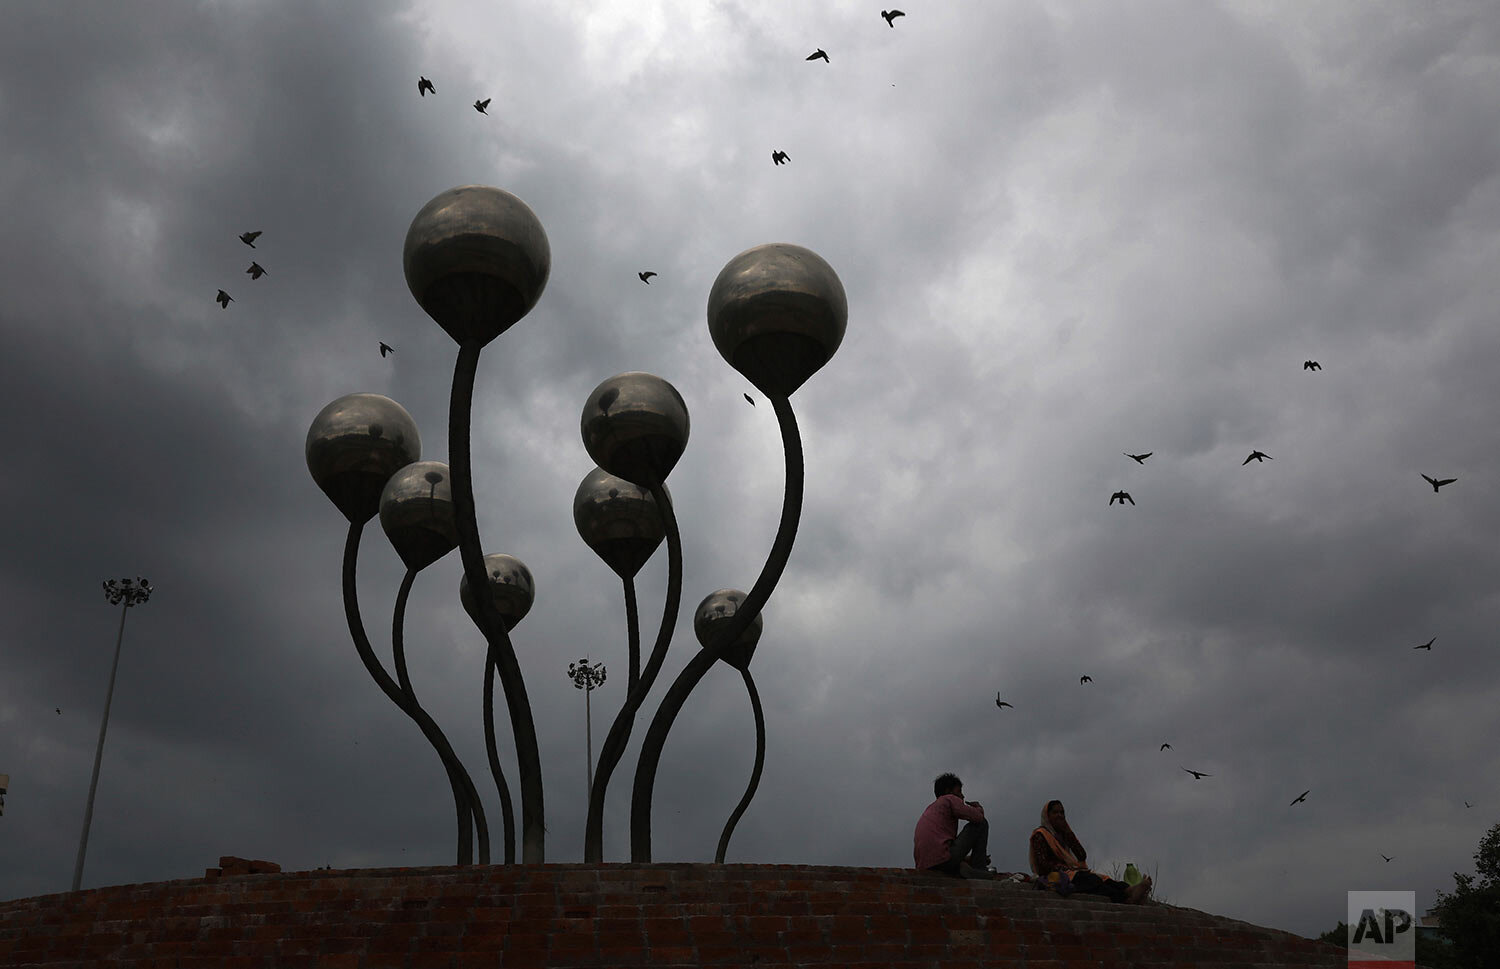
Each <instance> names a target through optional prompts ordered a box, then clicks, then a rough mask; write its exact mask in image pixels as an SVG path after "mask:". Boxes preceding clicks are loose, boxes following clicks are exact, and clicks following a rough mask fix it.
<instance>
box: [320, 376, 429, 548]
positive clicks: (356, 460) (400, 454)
mask: <svg viewBox="0 0 1500 969" xmlns="http://www.w3.org/2000/svg"><path fill="white" fill-rule="evenodd" d="M306 453H307V470H309V471H311V472H312V476H313V480H314V481H316V482H317V483H318V487H319V488H322V489H323V493H324V494H326V495H327V496H328V497H329V498H330V499H332V500H333V503H334V504H335V505H337V506H338V509H339V511H341V512H343V513H344V517H345V518H347V519H349V521H350V522H351V523H353V524H356V525H358V524H361V523H363V522H367V521H369V520H370V519H371V518H373V517H375V513H376V512H377V511H379V510H380V493H381V491H383V490H384V489H385V483H386V481H388V480H389V479H390V477H391V475H393V474H395V473H396V472H397V471H399V470H401V469H402V468H404V467H406V466H407V465H408V464H411V463H412V462H413V461H416V460H417V459H419V458H421V456H422V436H421V435H420V434H418V433H417V422H416V421H414V420H412V419H411V415H410V414H408V413H407V412H406V408H404V407H402V406H401V405H400V404H398V403H396V402H395V401H394V400H391V399H390V398H389V397H382V396H381V395H380V394H349V395H348V396H346V397H340V398H339V399H338V400H336V401H334V402H333V403H331V404H329V405H328V406H327V407H325V408H323V409H322V410H320V411H318V416H317V417H314V418H313V422H312V427H310V428H308V430H307V447H306Z"/></svg>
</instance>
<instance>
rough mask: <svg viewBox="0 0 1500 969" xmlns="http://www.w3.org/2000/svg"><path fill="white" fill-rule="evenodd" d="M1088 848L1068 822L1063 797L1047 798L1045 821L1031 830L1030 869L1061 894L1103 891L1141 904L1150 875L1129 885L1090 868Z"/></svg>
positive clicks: (1147, 891)
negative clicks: (1087, 863) (1052, 799)
mask: <svg viewBox="0 0 1500 969" xmlns="http://www.w3.org/2000/svg"><path fill="white" fill-rule="evenodd" d="M1087 860H1088V852H1087V851H1085V850H1084V848H1083V845H1082V843H1080V842H1079V840H1078V836H1077V835H1075V834H1074V833H1073V829H1072V827H1070V826H1069V825H1068V816H1067V812H1066V811H1064V810H1063V804H1062V802H1061V801H1048V802H1047V804H1046V806H1044V807H1043V808H1042V823H1041V824H1040V825H1039V826H1038V827H1037V829H1036V830H1035V831H1033V832H1031V870H1032V871H1033V872H1034V873H1035V874H1036V876H1037V879H1038V880H1039V881H1041V882H1043V883H1044V884H1046V885H1047V886H1049V887H1050V888H1052V889H1053V890H1054V891H1056V892H1057V893H1058V894H1059V895H1071V894H1073V893H1074V892H1080V893H1083V894H1086V895H1103V896H1104V897H1105V898H1108V899H1109V900H1110V901H1114V902H1130V903H1133V904H1137V905H1138V904H1140V903H1141V902H1143V901H1145V900H1146V896H1147V895H1149V894H1151V879H1150V878H1145V879H1142V880H1141V882H1140V883H1139V884H1137V885H1126V884H1125V883H1124V882H1117V881H1115V880H1114V879H1113V878H1110V877H1108V876H1106V875H1101V874H1099V873H1098V872H1093V871H1089V869H1088V867H1087V866H1086V865H1085V864H1084V863H1085V862H1086V861H1087Z"/></svg>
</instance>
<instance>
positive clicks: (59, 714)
mask: <svg viewBox="0 0 1500 969" xmlns="http://www.w3.org/2000/svg"><path fill="white" fill-rule="evenodd" d="M52 709H54V710H56V711H57V715H58V716H59V717H60V716H62V707H53V708H52ZM1464 806H1465V807H1468V802H1467V801H1465V802H1464Z"/></svg>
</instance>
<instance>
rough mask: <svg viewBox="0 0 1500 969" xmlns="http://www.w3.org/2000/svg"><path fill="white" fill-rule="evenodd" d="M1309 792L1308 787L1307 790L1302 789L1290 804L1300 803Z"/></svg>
mask: <svg viewBox="0 0 1500 969" xmlns="http://www.w3.org/2000/svg"><path fill="white" fill-rule="evenodd" d="M1311 793H1312V788H1310V787H1309V788H1308V789H1307V790H1305V791H1303V792H1302V793H1301V794H1298V795H1297V800H1295V801H1293V802H1292V804H1301V803H1302V802H1303V801H1305V800H1307V795H1309V794H1311ZM1292 804H1288V805H1287V807H1291V806H1292Z"/></svg>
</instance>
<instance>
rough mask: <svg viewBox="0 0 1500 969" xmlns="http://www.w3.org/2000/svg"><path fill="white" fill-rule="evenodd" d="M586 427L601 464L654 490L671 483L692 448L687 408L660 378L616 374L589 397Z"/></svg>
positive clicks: (593, 455) (585, 409) (583, 424)
mask: <svg viewBox="0 0 1500 969" xmlns="http://www.w3.org/2000/svg"><path fill="white" fill-rule="evenodd" d="M581 429H582V431H583V446H584V448H585V449H586V450H587V451H588V452H589V457H591V458H593V459H594V463H595V464H597V465H599V467H601V468H603V469H604V470H605V471H608V472H609V473H610V474H613V475H618V476H619V477H621V478H624V479H625V480H627V481H633V482H635V483H636V484H638V485H641V486H643V487H649V486H650V485H651V483H652V482H653V481H665V480H667V475H668V474H670V473H671V472H672V468H674V467H675V466H676V465H677V459H678V458H680V457H682V452H683V449H685V448H686V447H687V441H688V411H687V404H686V403H685V402H684V401H683V399H682V395H681V394H679V393H678V392H677V388H676V387H673V386H672V385H671V384H669V383H667V382H666V381H665V380H663V379H661V378H660V377H657V376H655V375H654V374H649V373H640V372H638V371H632V372H630V373H622V374H616V375H615V376H613V377H610V378H609V379H608V380H606V381H604V382H603V383H602V384H600V385H599V386H597V387H595V388H594V392H593V393H591V394H589V399H588V402H587V403H585V404H584V405H583V420H582V422H581Z"/></svg>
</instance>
